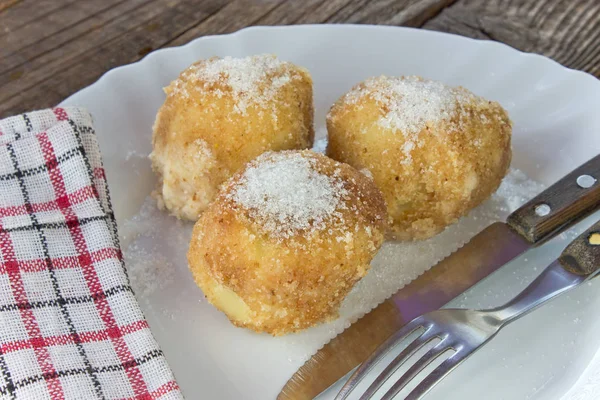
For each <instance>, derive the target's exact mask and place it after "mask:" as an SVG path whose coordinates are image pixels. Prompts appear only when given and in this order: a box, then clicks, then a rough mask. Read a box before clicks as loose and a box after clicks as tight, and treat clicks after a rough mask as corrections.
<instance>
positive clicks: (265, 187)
mask: <svg viewBox="0 0 600 400" xmlns="http://www.w3.org/2000/svg"><path fill="white" fill-rule="evenodd" d="M346 193H347V192H346V190H345V189H344V188H343V184H342V181H341V180H340V179H336V178H335V177H334V176H333V177H332V176H328V175H325V174H322V173H320V172H318V171H317V170H316V169H315V167H314V159H311V158H308V157H306V156H304V155H303V154H302V153H296V152H279V153H272V152H270V153H265V154H263V155H262V156H260V157H258V158H257V159H256V160H255V161H254V162H253V163H252V164H251V165H250V166H249V167H248V168H247V170H246V171H245V172H244V175H243V176H242V178H241V179H240V183H239V185H238V186H237V187H236V188H235V189H234V191H233V192H232V193H231V194H230V195H229V196H230V198H231V199H232V200H233V201H235V202H236V203H238V204H239V205H241V206H242V207H244V208H247V209H248V210H249V211H250V213H251V215H252V217H253V218H256V219H258V220H260V222H261V225H262V226H263V228H264V229H265V231H266V232H268V233H270V234H273V235H274V236H275V237H286V238H287V237H290V236H292V235H294V234H297V233H298V232H299V231H307V230H321V229H323V228H324V227H325V225H326V223H327V222H328V221H329V220H331V218H332V217H333V216H334V215H335V214H336V213H335V211H336V209H338V208H340V207H342V206H343V203H342V201H341V200H342V197H343V196H345V195H346Z"/></svg>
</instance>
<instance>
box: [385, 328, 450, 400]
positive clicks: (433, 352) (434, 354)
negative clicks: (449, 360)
mask: <svg viewBox="0 0 600 400" xmlns="http://www.w3.org/2000/svg"><path fill="white" fill-rule="evenodd" d="M451 348H452V347H451V346H450V345H449V344H448V337H447V336H446V337H443V338H442V341H441V342H439V343H438V344H436V345H435V346H434V347H432V348H431V349H429V351H427V353H425V354H423V356H421V358H419V359H418V360H417V362H415V363H414V364H413V365H411V367H410V368H409V369H408V370H407V371H406V372H405V373H404V374H402V376H401V377H400V378H399V379H398V380H397V381H396V383H394V385H393V386H392V387H391V388H390V389H389V390H388V391H387V392H386V393H385V395H383V397H382V398H381V400H392V399H393V398H394V397H395V396H396V395H397V394H398V393H399V392H400V391H401V390H402V389H404V387H405V386H406V384H407V383H408V382H410V381H411V380H412V379H414V378H415V376H417V375H419V373H420V372H421V371H423V370H424V369H425V368H426V367H427V366H428V365H429V364H431V363H432V362H433V361H435V359H437V358H438V357H439V356H440V355H442V353H444V352H445V351H446V350H449V349H451ZM409 357H410V356H409ZM394 361H396V360H394ZM404 361H406V359H404V360H402V362H404Z"/></svg>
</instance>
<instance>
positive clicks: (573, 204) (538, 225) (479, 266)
mask: <svg viewBox="0 0 600 400" xmlns="http://www.w3.org/2000/svg"><path fill="white" fill-rule="evenodd" d="M599 179H600V155H597V156H596V157H594V158H592V159H591V160H589V161H588V162H586V163H585V164H583V165H582V166H580V167H578V168H577V169H575V170H574V171H572V172H571V173H569V174H568V175H566V176H565V177H563V178H562V179H561V180H559V181H558V182H556V183H555V184H554V185H552V186H550V187H549V188H548V189H546V190H544V191H543V192H542V193H540V194H539V195H537V196H536V197H534V198H533V199H532V200H530V201H529V202H527V203H526V204H524V205H523V206H522V207H521V208H519V209H517V210H516V211H515V212H513V213H512V214H510V215H509V216H508V218H507V220H506V222H496V223H493V224H492V225H490V226H488V227H487V228H485V229H484V230H482V231H481V232H479V233H478V234H477V235H475V236H474V237H473V238H472V239H471V240H470V241H469V242H468V243H467V244H465V245H464V246H463V247H461V248H459V249H458V250H457V251H455V252H454V253H452V254H451V255H449V256H448V257H446V258H445V259H443V260H442V261H440V262H439V263H438V264H437V265H436V266H434V267H433V268H431V269H430V270H429V271H427V272H425V273H424V274H423V275H421V276H420V277H418V278H417V279H415V280H414V281H412V282H411V283H409V284H408V285H406V286H404V287H403V288H402V289H400V290H399V291H397V292H396V293H395V294H394V295H392V297H390V298H389V299H387V300H386V301H384V302H383V303H381V304H380V305H379V306H377V307H376V308H375V309H373V310H372V311H371V312H369V313H368V314H366V315H365V316H364V317H362V318H361V319H359V320H358V321H356V322H355V323H354V324H352V325H351V326H350V327H349V328H348V329H346V330H345V331H344V332H342V333H341V334H340V335H338V336H337V337H335V338H333V339H332V340H331V341H330V342H329V343H328V344H326V345H325V346H323V348H321V349H320V350H319V351H318V352H317V353H316V354H315V355H313V356H312V357H311V358H310V359H309V360H308V361H307V362H306V363H305V364H304V365H303V366H302V367H300V369H298V371H296V373H295V374H294V375H293V376H292V377H291V378H290V380H289V381H288V382H287V383H286V384H285V386H284V387H283V389H282V390H281V393H279V395H278V396H277V399H278V400H304V399H306V400H309V399H313V398H314V397H316V396H317V395H319V394H320V393H321V392H323V391H325V390H326V389H327V388H328V387H329V386H331V385H332V384H334V383H335V382H337V381H338V380H339V379H341V378H342V377H344V376H345V375H346V374H347V373H348V372H350V371H351V370H352V369H354V368H355V367H356V366H357V365H359V364H360V363H362V362H363V361H364V360H366V359H367V358H368V356H369V355H370V354H371V353H372V352H373V351H374V350H375V349H376V348H377V347H378V346H379V345H380V344H381V343H383V342H384V341H385V340H386V339H387V338H388V337H389V336H391V335H392V334H393V333H394V332H396V331H397V330H398V329H400V328H402V326H404V325H405V324H406V323H407V322H409V321H411V320H412V319H414V318H416V317H418V316H420V315H422V314H425V313H427V312H429V311H433V310H437V309H439V308H441V307H443V306H444V305H445V304H447V303H449V302H450V301H451V300H452V299H454V298H455V297H457V296H458V295H460V294H461V293H463V292H464V291H466V290H467V289H469V288H470V287H472V286H473V285H475V284H476V283H477V282H479V281H480V280H482V279H483V278H485V277H486V276H488V275H490V274H491V273H492V272H494V271H496V270H497V269H499V268H500V267H501V266H503V265H504V264H506V263H508V262H509V261H511V260H513V259H514V258H516V257H518V256H519V255H521V254H523V253H524V252H526V251H527V250H529V249H530V248H532V247H535V246H538V245H540V244H542V243H544V242H546V241H547V240H549V239H551V238H553V237H555V236H556V235H557V234H559V233H560V232H562V231H563V230H565V229H566V228H567V227H569V226H571V225H572V224H574V223H575V222H577V221H579V220H580V219H582V218H584V217H586V216H587V215H589V214H591V213H592V212H593V211H595V210H596V209H598V208H599V207H600V183H599V181H598V180H599Z"/></svg>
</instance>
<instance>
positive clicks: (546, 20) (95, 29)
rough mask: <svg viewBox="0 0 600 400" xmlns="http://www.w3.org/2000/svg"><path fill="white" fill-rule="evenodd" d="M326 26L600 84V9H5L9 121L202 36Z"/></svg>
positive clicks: (444, 0) (345, 3) (196, 4)
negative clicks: (434, 35) (567, 72)
mask: <svg viewBox="0 0 600 400" xmlns="http://www.w3.org/2000/svg"><path fill="white" fill-rule="evenodd" d="M316 23H359V24H383V25H403V26H413V27H421V28H424V29H432V30H439V31H445V32H453V33H457V34H460V35H464V36H470V37H474V38H479V39H488V40H497V41H500V42H504V43H506V44H508V45H510V46H513V47H516V48H517V49H520V50H523V51H528V52H535V53H540V54H544V55H546V56H548V57H550V58H553V59H554V60H556V61H558V62H559V63H561V64H563V65H565V66H567V67H570V68H575V69H580V70H583V71H587V72H589V73H591V74H593V75H595V76H596V77H600V0H455V1H453V0H329V1H327V0H325V1H323V0H229V1H228V0H197V1H193V0H0V117H5V116H9V115H13V114H17V113H20V112H23V111H27V110H33V109H39V108H43V107H48V106H52V105H55V104H57V103H58V102H60V101H61V100H62V99H64V98H65V97H67V96H69V95H70V94H72V93H74V92H76V91H77V90H79V89H81V88H83V87H85V86H87V85H89V84H91V83H93V82H94V81H95V80H97V79H98V78H99V77H100V76H101V75H102V74H103V73H105V72H106V71H108V70H110V69H112V68H115V67H117V66H119V65H123V64H127V63H131V62H133V61H136V60H138V59H140V58H142V57H143V56H145V55H146V54H148V53H149V52H151V51H153V50H156V49H160V48H163V47H170V46H178V45H181V44H184V43H187V42H189V41H190V40H192V39H194V38H197V37H199V36H203V35H210V34H219V33H227V32H233V31H236V30H238V29H241V28H244V27H246V26H250V25H289V24H316Z"/></svg>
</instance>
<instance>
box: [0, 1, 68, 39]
mask: <svg viewBox="0 0 600 400" xmlns="http://www.w3.org/2000/svg"><path fill="white" fill-rule="evenodd" d="M75 1H77V0H17V1H14V0H8V1H5V2H3V3H2V7H0V9H1V12H0V26H2V33H7V32H11V31H13V30H15V29H17V28H18V27H20V26H23V25H26V24H28V23H30V22H33V21H35V20H37V19H39V18H41V17H44V16H46V15H49V14H51V13H54V12H57V11H59V10H60V9H62V8H64V7H66V6H68V5H69V4H71V3H74V2H75Z"/></svg>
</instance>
